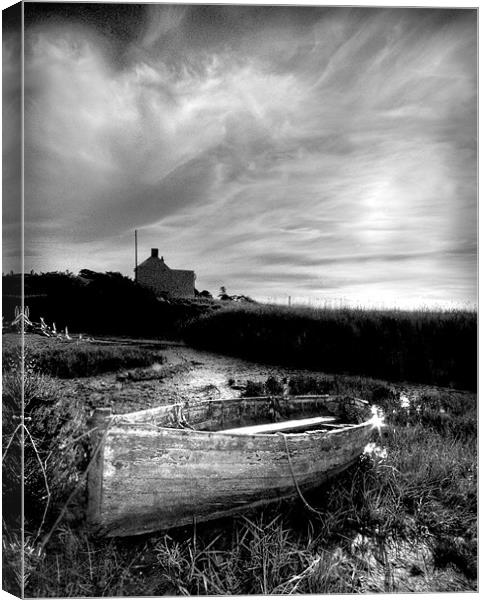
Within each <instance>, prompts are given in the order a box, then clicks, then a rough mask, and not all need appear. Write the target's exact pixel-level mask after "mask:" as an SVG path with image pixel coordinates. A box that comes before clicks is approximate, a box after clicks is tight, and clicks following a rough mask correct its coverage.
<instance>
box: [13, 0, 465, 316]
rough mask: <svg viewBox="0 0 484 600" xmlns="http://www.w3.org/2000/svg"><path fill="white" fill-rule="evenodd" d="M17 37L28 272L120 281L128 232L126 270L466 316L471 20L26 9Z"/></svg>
mask: <svg viewBox="0 0 484 600" xmlns="http://www.w3.org/2000/svg"><path fill="white" fill-rule="evenodd" d="M25 24H26V30H25V66H24V69H25V113H24V119H25V138H24V160H25V162H24V169H25V170H24V211H25V220H24V228H25V270H26V271H27V272H28V271H30V270H31V269H34V270H35V271H37V272H40V271H44V272H45V271H50V270H61V271H63V270H70V271H72V272H74V273H76V272H78V271H79V270H80V269H82V268H89V269H93V270H98V271H120V272H122V273H123V274H125V275H129V276H130V277H132V276H133V267H134V230H135V229H137V230H138V256H139V260H140V262H141V261H142V260H144V259H145V258H147V257H148V256H149V254H150V249H151V248H152V247H153V248H159V251H160V255H162V256H164V258H165V261H166V263H167V264H168V265H169V266H170V267H172V268H177V269H193V270H194V271H195V272H196V276H197V281H196V287H197V289H199V290H203V289H208V290H209V291H211V292H212V293H214V294H217V293H218V290H219V288H220V287H221V286H225V287H226V288H227V291H228V292H229V293H243V294H248V295H250V296H252V297H254V298H257V299H269V298H270V299H273V300H277V301H285V299H287V297H288V296H291V298H292V301H293V302H297V301H301V302H307V303H310V304H311V303H318V302H327V303H329V304H331V303H338V302H339V303H346V304H358V305H363V306H365V305H371V306H383V305H388V306H401V307H405V308H406V307H417V306H437V305H448V304H449V303H450V304H451V305H459V306H460V305H469V304H471V305H474V304H476V302H477V271H476V269H477V34H476V28H477V12H476V11H475V10H461V9H398V8H387V9H382V8H371V9H370V8H352V9H351V8H342V7H337V8H323V7H301V6H298V7H270V6H265V7H260V6H259V7H256V6H221V5H219V6H215V5H212V6H200V5H199V6H196V5H192V6H190V5H154V4H151V5H126V4H124V5H123V4H110V5H102V4H101V5H100V4H97V5H95V4H94V5H93V4H91V5H86V4H84V5H83V4H70V3H66V4H57V5H52V4H51V5H45V4H40V3H35V4H28V3H27V4H25ZM17 44H18V41H17V40H15V36H13V35H9V34H8V32H7V33H6V34H4V36H3V63H4V76H3V87H4V92H3V94H4V107H7V117H5V114H6V113H5V108H4V153H5V152H6V151H8V150H9V149H10V151H11V149H12V148H13V147H15V134H16V132H17V131H18V129H17V128H16V125H15V124H16V120H15V119H14V118H13V116H12V115H10V112H9V110H8V108H9V106H11V104H12V100H11V98H12V97H13V94H14V92H15V90H18V77H17V76H16V73H17V72H18V69H17V70H16V69H15V60H16V59H15V57H16V56H17V54H16V48H17ZM5 124H6V125H7V127H5ZM9 136H10V137H9ZM11 162H12V163H13V164H12V165H10V166H9V167H8V168H7V169H6V174H5V171H4V180H3V197H4V211H3V230H4V258H3V271H4V272H5V271H9V270H10V269H15V268H16V267H15V265H16V262H15V255H16V254H18V252H17V248H18V244H16V243H15V239H16V237H15V233H16V232H18V227H19V223H18V218H19V214H18V210H17V209H16V206H18V196H16V192H15V189H14V184H13V183H12V182H14V181H15V177H14V176H13V175H12V173H15V172H16V169H17V170H18V165H15V161H11Z"/></svg>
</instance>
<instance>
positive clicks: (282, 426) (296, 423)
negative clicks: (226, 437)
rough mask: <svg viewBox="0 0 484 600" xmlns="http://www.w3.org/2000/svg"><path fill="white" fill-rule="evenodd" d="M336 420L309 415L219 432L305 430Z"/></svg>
mask: <svg viewBox="0 0 484 600" xmlns="http://www.w3.org/2000/svg"><path fill="white" fill-rule="evenodd" d="M330 421H336V417H310V418H309V419H294V420H292V421H282V422H280V423H266V424H264V425H250V426H248V427H237V428H235V429H222V430H221V431H219V433H236V434H245V435H246V434H253V433H275V432H276V431H306V430H308V429H311V428H312V427H315V426H316V425H322V424H323V423H329V422H330Z"/></svg>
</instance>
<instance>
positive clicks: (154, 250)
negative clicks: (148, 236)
mask: <svg viewBox="0 0 484 600" xmlns="http://www.w3.org/2000/svg"><path fill="white" fill-rule="evenodd" d="M151 258H158V248H151Z"/></svg>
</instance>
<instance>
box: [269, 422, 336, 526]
mask: <svg viewBox="0 0 484 600" xmlns="http://www.w3.org/2000/svg"><path fill="white" fill-rule="evenodd" d="M280 435H282V437H283V438H284V445H285V446H286V455H287V461H288V463H289V469H290V470H291V475H292V480H293V481H294V486H295V488H296V491H297V493H298V495H299V498H300V499H301V500H302V503H303V504H304V506H305V507H306V508H307V509H308V510H309V511H311V512H313V513H315V514H316V515H319V516H320V517H324V516H326V513H324V512H321V511H320V510H318V509H317V508H314V506H311V505H310V504H309V502H308V501H307V500H306V498H305V497H304V496H303V493H302V492H301V488H300V487H299V484H298V482H297V479H296V475H295V473H294V469H293V466H292V460H291V456H290V454H289V446H288V445H287V435H286V434H285V433H281V434H280Z"/></svg>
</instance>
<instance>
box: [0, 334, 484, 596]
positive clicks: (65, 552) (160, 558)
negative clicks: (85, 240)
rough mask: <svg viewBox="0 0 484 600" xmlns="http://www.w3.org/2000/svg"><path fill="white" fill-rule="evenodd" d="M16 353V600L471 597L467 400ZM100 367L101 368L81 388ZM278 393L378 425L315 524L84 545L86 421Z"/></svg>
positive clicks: (7, 363)
mask: <svg viewBox="0 0 484 600" xmlns="http://www.w3.org/2000/svg"><path fill="white" fill-rule="evenodd" d="M26 342H27V353H26V359H27V363H26V366H27V368H26V374H25V381H24V387H25V391H26V400H27V401H28V403H27V406H26V414H27V416H28V417H29V418H30V421H27V422H26V423H27V433H26V436H25V437H26V440H27V441H26V451H25V458H26V476H27V481H26V519H27V531H26V538H25V539H26V547H25V556H26V557H27V560H26V563H25V566H26V569H25V580H24V583H25V585H26V596H30V597H38V596H58V597H59V596H60V597H66V596H116V595H126V596H138V595H140V596H141V595H143V596H148V595H174V594H186V593H189V594H261V593H264V594H265V593H282V594H287V593H335V592H340V593H345V592H358V593H361V592H383V591H386V592H397V591H398V592H405V591H419V592H436V591H470V590H475V589H476V586H477V525H476V523H477V452H476V428H477V412H476V395H475V394H474V393H471V392H465V391H456V390H451V389H447V388H439V387H432V386H418V385H411V384H407V383H405V382H399V383H392V384H389V383H387V382H385V381H379V380H374V379H369V378H361V377H349V376H343V375H337V376H333V375H331V374H324V373H321V372H312V371H307V370H303V369H287V368H283V367H278V366H265V365H263V364H259V363H255V362H249V361H245V360H241V359H237V358H230V357H226V356H222V355H219V354H214V353H211V352H205V351H201V350H195V349H193V348H190V347H187V346H185V345H183V344H181V343H170V342H163V341H157V342H154V341H153V340H129V339H124V340H122V339H112V338H111V339H107V338H104V339H96V340H94V341H85V340H81V341H80V340H75V339H73V340H71V341H67V340H53V339H47V338H41V337H40V336H27V339H26ZM17 344H18V337H17V336H16V335H15V334H9V335H4V336H3V352H4V382H3V383H4V385H3V394H4V428H3V444H4V453H5V452H6V451H7V450H8V451H7V452H6V455H5V456H6V458H5V460H4V464H3V467H4V481H5V475H7V484H5V482H4V494H5V492H6V498H7V506H8V499H9V498H10V499H15V493H16V491H15V486H14V485H12V486H10V488H9V484H8V482H9V481H10V482H12V481H13V482H14V481H15V476H17V475H18V465H16V464H15V459H16V457H17V455H18V443H17V438H16V437H15V436H13V438H12V434H13V433H14V431H15V427H14V424H15V419H13V418H9V417H12V415H13V416H15V412H16V410H17V409H18V406H17V405H16V402H15V396H16V392H18V387H19V378H18V373H17V371H16V369H15V360H16V359H15V352H16V350H15V347H16V345H17ZM5 358H7V360H5ZM101 364H105V365H106V368H109V370H108V371H107V372H102V373H101V372H100V373H97V374H95V375H90V376H89V375H88V373H89V371H90V370H91V371H92V370H94V371H95V370H98V369H99V368H100V367H99V365H101ZM39 365H42V369H40V368H39ZM61 367H62V369H63V370H62V369H61ZM49 373H54V374H55V375H56V376H54V377H53V376H52V375H49ZM79 374H82V375H84V376H82V377H81V376H75V375H79ZM73 375H74V376H73ZM86 375H88V376H86ZM283 385H285V386H289V387H290V389H291V391H293V392H294V393H296V392H297V393H311V392H313V393H320V392H322V391H324V392H328V393H353V394H355V395H358V396H362V397H365V398H366V399H368V400H370V401H372V402H374V403H378V404H379V405H380V406H381V407H382V408H383V409H384V410H385V412H386V415H387V416H386V421H387V427H386V428H385V430H384V434H383V436H382V437H381V438H378V439H376V440H375V444H374V445H373V446H372V447H370V448H368V449H367V450H368V451H367V453H366V455H365V456H364V457H363V458H362V460H361V461H360V463H359V464H358V465H357V466H356V467H355V468H353V469H351V470H350V471H348V472H347V473H345V474H344V475H343V476H341V477H340V478H338V479H337V480H335V481H334V482H332V483H331V484H330V485H329V486H326V488H325V489H323V490H318V491H317V492H316V493H315V494H314V495H313V496H312V497H311V498H310V500H311V502H312V503H313V504H314V505H315V506H317V507H318V511H319V514H317V515H316V514H315V513H311V512H310V511H307V510H305V509H304V507H303V506H302V504H301V503H300V502H299V501H294V502H292V503H284V504H282V505H281V504H278V505H274V506H272V507H269V508H266V509H264V510H259V511H256V512H253V513H248V514H247V515H244V516H241V517H239V518H236V519H225V520H223V521H216V522H214V523H211V524H207V525H203V526H202V525H201V526H198V527H197V528H195V529H194V528H193V527H192V528H183V529H179V530H173V531H169V532H163V533H160V534H157V535H151V536H144V537H142V538H131V539H124V540H99V539H95V538H93V537H92V536H90V535H89V533H88V532H87V531H86V529H85V527H84V509H85V490H84V489H83V485H82V473H83V470H85V467H86V465H87V461H88V459H89V448H88V446H87V437H86V435H85V434H86V431H87V426H86V419H87V417H88V416H89V414H90V413H91V412H92V410H93V409H94V408H96V407H102V406H109V407H111V408H112V410H113V412H114V413H122V412H129V411H133V410H139V409H144V408H148V407H151V406H158V405H160V404H166V403H172V402H176V401H179V400H181V399H183V400H187V399H189V400H190V399H199V398H215V397H221V398H229V397H237V396H240V395H242V394H244V393H246V392H248V391H250V394H251V395H256V394H257V393H264V392H265V391H269V392H270V391H271V390H272V391H273V392H275V391H277V390H278V389H280V388H281V386H283ZM5 406H6V407H7V411H5ZM17 437H18V434H17ZM12 440H13V441H12ZM8 444H10V446H8ZM5 485H7V489H5ZM72 492H74V494H72ZM69 496H71V497H70V498H69ZM67 500H69V502H68V504H66V501H67ZM4 506H5V504H4ZM59 516H60V517H61V518H60V519H59V518H58V517H59ZM7 525H8V526H7V528H6V529H5V535H4V567H6V568H4V589H5V587H6V589H9V590H11V591H12V592H15V590H16V589H18V585H19V581H18V577H17V576H16V573H17V574H18V555H19V552H20V540H19V539H18V537H17V536H16V531H17V529H16V526H15V519H14V518H13V517H12V519H11V522H10V523H9V519H8V515H7Z"/></svg>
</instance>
